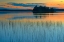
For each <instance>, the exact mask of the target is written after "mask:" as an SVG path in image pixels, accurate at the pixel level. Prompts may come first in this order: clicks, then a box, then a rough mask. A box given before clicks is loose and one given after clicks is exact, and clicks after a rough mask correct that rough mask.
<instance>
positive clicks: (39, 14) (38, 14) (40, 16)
mask: <svg viewBox="0 0 64 42" xmlns="http://www.w3.org/2000/svg"><path fill="white" fill-rule="evenodd" d="M33 15H34V16H35V17H36V18H46V17H47V16H48V15H49V13H33Z"/></svg>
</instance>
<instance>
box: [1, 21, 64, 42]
mask: <svg viewBox="0 0 64 42" xmlns="http://www.w3.org/2000/svg"><path fill="white" fill-rule="evenodd" d="M0 42H64V23H63V22H60V21H58V22H52V21H36V22H35V21H29V20H27V21H11V20H8V21H0Z"/></svg>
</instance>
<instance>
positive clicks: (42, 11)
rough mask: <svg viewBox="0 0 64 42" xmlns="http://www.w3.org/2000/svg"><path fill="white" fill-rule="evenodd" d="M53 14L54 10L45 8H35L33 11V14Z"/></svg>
mask: <svg viewBox="0 0 64 42" xmlns="http://www.w3.org/2000/svg"><path fill="white" fill-rule="evenodd" d="M51 12H54V8H49V7H46V6H39V7H37V6H35V7H34V9H33V13H51Z"/></svg>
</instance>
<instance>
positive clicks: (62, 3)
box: [0, 1, 64, 8]
mask: <svg viewBox="0 0 64 42" xmlns="http://www.w3.org/2000/svg"><path fill="white" fill-rule="evenodd" d="M25 4H26V3H25ZM0 5H4V7H7V8H23V7H20V6H13V5H11V4H7V3H6V2H4V3H3V2H1V3H0ZM46 6H49V7H58V8H64V1H53V2H47V3H46ZM29 8H30V7H29Z"/></svg>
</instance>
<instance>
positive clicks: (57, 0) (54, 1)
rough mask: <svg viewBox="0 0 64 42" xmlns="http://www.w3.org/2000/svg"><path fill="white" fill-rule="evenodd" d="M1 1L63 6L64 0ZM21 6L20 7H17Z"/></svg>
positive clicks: (0, 0)
mask: <svg viewBox="0 0 64 42" xmlns="http://www.w3.org/2000/svg"><path fill="white" fill-rule="evenodd" d="M0 2H3V3H5V2H6V3H9V2H15V3H46V6H52V7H58V8H64V0H0ZM0 4H1V3H0ZM19 8H21V7H19Z"/></svg>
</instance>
